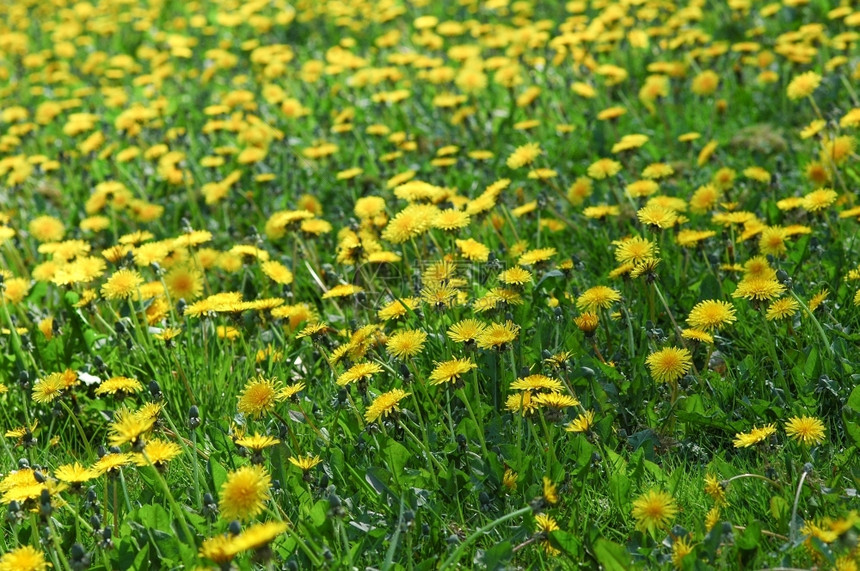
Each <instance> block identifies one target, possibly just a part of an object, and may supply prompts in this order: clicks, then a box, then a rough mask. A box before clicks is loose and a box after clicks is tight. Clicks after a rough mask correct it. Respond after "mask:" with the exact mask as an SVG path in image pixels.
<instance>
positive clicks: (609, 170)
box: [587, 159, 621, 180]
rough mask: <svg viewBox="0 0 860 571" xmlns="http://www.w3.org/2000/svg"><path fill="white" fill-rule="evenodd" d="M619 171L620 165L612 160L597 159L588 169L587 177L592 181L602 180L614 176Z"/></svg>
mask: <svg viewBox="0 0 860 571" xmlns="http://www.w3.org/2000/svg"><path fill="white" fill-rule="evenodd" d="M620 170H621V163H619V162H618V161H613V160H612V159H599V160H597V161H595V162H593V163H591V165H589V167H588V171H587V172H588V176H590V177H591V178H593V179H594V180H603V179H604V178H609V177H611V176H615V175H616V174H618V172H619V171H620Z"/></svg>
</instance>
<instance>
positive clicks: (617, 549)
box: [592, 537, 632, 571]
mask: <svg viewBox="0 0 860 571" xmlns="http://www.w3.org/2000/svg"><path fill="white" fill-rule="evenodd" d="M592 549H593V551H594V557H595V558H596V559H597V562H598V563H600V564H601V565H602V566H603V568H604V569H605V570H606V571H627V569H630V567H631V565H632V562H631V560H630V554H629V553H628V552H627V550H626V549H625V548H624V546H622V545H618V544H617V543H615V542H612V541H609V540H608V539H604V538H602V537H601V538H600V539H598V540H597V541H595V542H594V546H593V547H592Z"/></svg>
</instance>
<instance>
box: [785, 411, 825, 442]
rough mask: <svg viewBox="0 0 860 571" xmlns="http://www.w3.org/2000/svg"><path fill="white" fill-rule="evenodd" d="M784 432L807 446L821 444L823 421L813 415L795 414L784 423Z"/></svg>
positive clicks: (822, 439)
mask: <svg viewBox="0 0 860 571" xmlns="http://www.w3.org/2000/svg"><path fill="white" fill-rule="evenodd" d="M785 433H786V434H787V435H788V436H789V438H792V439H794V440H797V441H798V442H800V443H802V444H805V445H807V446H811V445H813V444H821V443H822V442H823V441H824V423H823V422H821V420H819V419H818V418H815V417H814V416H795V417H792V418H790V419H788V422H786V423H785Z"/></svg>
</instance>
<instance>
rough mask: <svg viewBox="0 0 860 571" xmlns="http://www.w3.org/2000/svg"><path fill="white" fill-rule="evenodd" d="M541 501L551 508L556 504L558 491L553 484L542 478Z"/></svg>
mask: <svg viewBox="0 0 860 571" xmlns="http://www.w3.org/2000/svg"><path fill="white" fill-rule="evenodd" d="M542 495H543V499H544V501H545V502H546V503H548V504H549V505H551V506H554V505H555V504H557V503H558V490H557V489H556V487H555V484H554V483H553V482H552V480H550V479H549V478H547V477H546V476H544V477H543V494H542Z"/></svg>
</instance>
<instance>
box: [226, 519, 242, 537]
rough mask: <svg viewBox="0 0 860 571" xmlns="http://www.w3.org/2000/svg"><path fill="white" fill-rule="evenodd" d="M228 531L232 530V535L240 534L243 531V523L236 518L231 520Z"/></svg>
mask: <svg viewBox="0 0 860 571" xmlns="http://www.w3.org/2000/svg"><path fill="white" fill-rule="evenodd" d="M227 531H229V532H230V535H239V534H240V533H242V524H241V523H239V522H238V521H237V520H235V519H234V520H233V521H231V522H230V525H228V526H227Z"/></svg>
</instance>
